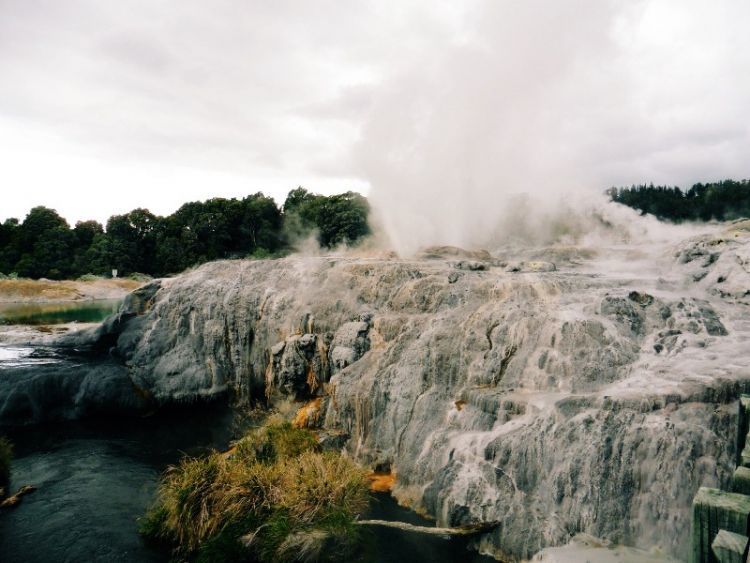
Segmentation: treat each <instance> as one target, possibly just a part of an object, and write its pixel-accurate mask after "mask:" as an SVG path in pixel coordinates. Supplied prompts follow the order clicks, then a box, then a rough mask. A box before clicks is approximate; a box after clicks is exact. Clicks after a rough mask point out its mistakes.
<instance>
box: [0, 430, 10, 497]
mask: <svg viewBox="0 0 750 563" xmlns="http://www.w3.org/2000/svg"><path fill="white" fill-rule="evenodd" d="M12 459H13V445H12V444H11V443H10V441H9V440H8V439H7V438H5V437H3V436H0V487H2V486H3V485H4V484H6V483H7V481H8V479H9V478H10V462H11V460H12Z"/></svg>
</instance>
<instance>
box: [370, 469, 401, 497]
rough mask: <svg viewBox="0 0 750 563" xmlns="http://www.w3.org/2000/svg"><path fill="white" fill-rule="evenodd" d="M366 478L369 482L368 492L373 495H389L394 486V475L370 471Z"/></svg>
mask: <svg viewBox="0 0 750 563" xmlns="http://www.w3.org/2000/svg"><path fill="white" fill-rule="evenodd" d="M367 478H368V479H369V480H370V490H371V491H372V492H373V493H390V492H391V491H392V490H393V486H394V485H395V484H396V474H395V473H383V472H379V471H372V472H371V473H369V474H368V475H367Z"/></svg>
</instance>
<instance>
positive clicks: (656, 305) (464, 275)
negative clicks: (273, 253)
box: [65, 231, 750, 560]
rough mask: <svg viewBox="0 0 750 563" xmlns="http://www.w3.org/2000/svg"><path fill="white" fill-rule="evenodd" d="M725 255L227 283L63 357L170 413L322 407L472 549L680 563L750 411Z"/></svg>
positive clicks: (746, 331)
mask: <svg viewBox="0 0 750 563" xmlns="http://www.w3.org/2000/svg"><path fill="white" fill-rule="evenodd" d="M722 233H724V231H722ZM722 233H719V234H712V235H704V236H703V237H698V238H695V239H689V240H687V241H684V242H681V243H678V244H676V245H675V244H670V245H668V246H665V247H663V248H662V247H659V248H657V247H654V248H651V249H648V252H644V251H643V249H637V252H636V251H635V250H633V248H623V247H618V248H614V249H611V250H608V251H607V252H604V251H598V252H589V251H587V250H586V249H581V250H580V251H577V252H573V251H571V250H570V249H569V248H567V247H566V248H565V249H562V250H560V249H558V250H555V249H554V248H553V249H545V250H540V251H539V252H538V254H537V255H534V256H533V258H534V259H533V261H532V260H528V259H527V256H522V257H521V258H520V259H519V260H515V261H514V260H508V261H507V262H506V261H505V260H502V261H500V260H495V259H493V258H492V257H487V256H484V255H481V256H475V255H470V254H468V253H460V252H458V251H456V250H454V249H452V248H450V247H448V248H447V249H446V248H443V249H437V250H435V249H433V250H432V251H430V254H429V255H428V256H424V257H422V258H421V259H414V260H402V259H395V258H387V259H377V258H354V257H347V256H339V257H335V256H334V257H314V258H305V257H290V258H286V259H282V260H276V261H223V262H215V263H211V264H206V265H204V266H202V267H200V268H198V269H196V270H194V271H192V272H189V273H187V274H185V275H182V276H179V277H177V278H174V279H170V280H162V281H161V282H160V283H159V284H154V285H153V286H150V288H149V289H147V290H143V291H144V293H143V295H141V296H140V297H138V298H134V299H133V300H131V301H130V302H129V303H128V304H127V305H126V306H125V307H123V309H122V310H121V312H120V314H119V316H118V317H117V318H112V319H110V321H108V323H105V325H103V327H102V328H100V329H97V330H94V331H90V332H88V333H79V334H77V335H72V336H70V335H69V336H66V337H65V343H66V344H67V345H69V346H78V347H80V346H84V345H85V346H89V347H92V348H94V349H107V350H108V353H109V354H110V355H111V357H112V358H115V359H116V361H117V362H119V364H120V365H121V366H122V367H123V369H124V370H126V373H127V378H128V379H129V380H130V381H131V382H132V384H133V386H135V387H136V388H138V389H141V390H143V392H145V393H146V394H147V396H148V397H149V398H150V400H151V401H153V402H154V403H157V404H165V403H169V402H183V401H193V400H197V399H201V398H207V397H212V396H217V395H220V394H223V393H227V392H231V393H234V394H236V395H237V396H238V397H239V398H241V399H242V398H249V397H251V396H255V397H264V398H267V400H269V401H271V402H274V401H276V400H281V399H284V400H288V399H293V400H297V401H310V400H312V399H314V398H316V397H325V398H326V399H325V400H324V401H322V402H321V403H320V407H319V408H320V411H321V412H320V413H317V414H316V419H319V420H320V421H321V422H320V424H322V426H323V435H324V436H333V437H335V440H333V439H331V440H332V441H333V442H335V443H336V445H337V446H338V445H341V444H344V447H346V448H347V449H348V450H349V451H350V453H351V454H352V455H354V456H356V457H357V458H358V459H359V460H361V461H362V462H363V463H366V464H370V465H371V466H372V467H376V466H378V467H380V466H388V467H389V468H390V469H391V470H392V471H393V473H394V474H395V475H396V476H397V478H396V484H395V488H394V491H393V492H394V495H395V496H396V497H398V498H399V499H400V500H401V501H403V502H405V503H408V504H409V505H411V506H412V507H414V508H418V509H421V510H424V511H426V512H427V513H429V514H431V515H432V516H434V517H435V518H436V519H437V524H438V525H439V526H444V527H456V526H465V525H474V524H477V523H487V522H493V523H496V525H495V526H494V528H493V529H492V530H491V531H488V532H486V533H484V534H482V535H481V536H480V537H479V538H478V539H477V540H476V547H477V548H479V549H481V550H483V551H484V552H487V553H492V554H494V555H496V556H498V557H504V558H506V559H509V560H516V559H522V558H529V557H531V556H532V555H533V554H535V553H536V552H538V551H539V550H541V549H543V548H544V547H546V546H556V545H563V544H565V543H567V542H568V541H569V540H570V538H572V537H575V536H577V535H580V534H590V535H592V536H596V537H600V538H604V539H606V540H608V541H611V542H614V543H625V544H631V545H638V546H640V547H652V546H660V547H661V548H662V549H664V550H665V551H666V552H667V553H670V554H672V555H674V556H676V557H684V556H686V553H687V552H686V550H687V545H688V537H689V527H690V504H691V501H692V497H693V495H694V494H695V492H696V491H697V489H698V488H699V487H700V486H715V487H721V486H725V485H726V484H727V483H728V482H729V480H730V478H731V473H732V470H733V468H734V466H733V462H734V459H735V452H734V437H735V434H736V403H735V401H736V399H737V397H738V394H739V393H740V392H743V391H745V392H746V391H747V390H750V361H748V360H749V353H748V351H747V350H748V347H747V344H748V342H749V341H750V305H748V303H747V299H746V292H744V293H743V291H742V287H744V288H750V274H748V269H747V267H746V264H747V263H748V259H749V258H750V254H749V253H748V249H750V241H749V237H748V234H747V233H746V232H745V231H739V234H737V236H734V234H732V235H731V236H728V235H725V234H722ZM719 240H720V242H717V241H719ZM708 249H710V251H709V250H708ZM704 251H705V252H704ZM711 253H713V254H716V255H717V256H716V257H715V258H711V259H707V258H706V257H707V256H711ZM548 256H549V257H553V256H566V257H567V258H566V261H564V262H563V263H562V265H561V266H560V267H557V266H555V267H554V268H552V267H550V266H547V265H546V264H553V265H554V262H553V261H552V260H545V259H544V258H545V257H548ZM457 257H458V258H460V259H461V260H465V261H466V260H468V261H469V262H472V261H473V262H477V263H479V264H481V265H482V266H484V267H483V268H471V267H466V268H457V265H456V258H457ZM605 260H606V261H605ZM615 260H619V262H618V263H617V264H615V265H613V262H614V261H615ZM511 263H512V264H527V266H526V267H519V268H510V269H509V268H508V265H509V264H511ZM531 263H533V264H536V265H534V266H533V267H528V264H531ZM699 271H700V272H702V273H703V275H702V277H701V278H700V280H699V281H695V280H696V274H697V273H698V272H699ZM719 277H724V278H725V279H724V281H722V282H719V281H717V280H718V279H719ZM730 279H731V284H729V283H728V282H729V280H730ZM727 288H730V289H727ZM149 292H151V293H150V294H149Z"/></svg>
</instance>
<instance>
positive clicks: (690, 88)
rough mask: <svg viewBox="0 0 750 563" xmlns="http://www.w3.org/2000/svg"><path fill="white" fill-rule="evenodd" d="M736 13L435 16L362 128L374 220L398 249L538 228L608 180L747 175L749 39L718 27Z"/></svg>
mask: <svg viewBox="0 0 750 563" xmlns="http://www.w3.org/2000/svg"><path fill="white" fill-rule="evenodd" d="M747 15H750V8H748V6H747V5H746V4H743V3H741V2H737V1H730V0H727V1H723V2H717V3H711V5H710V6H708V5H707V4H705V3H700V2H695V1H688V2H676V1H671V0H656V1H651V2H615V1H600V0H579V1H576V2H572V3H571V2H566V3H549V2H542V1H539V0H532V1H530V2H474V3H472V4H471V8H470V9H467V10H465V11H461V12H460V13H452V14H451V15H450V16H446V17H445V18H444V19H443V20H439V19H438V23H435V22H433V25H434V27H433V28H432V29H431V33H430V34H424V35H422V36H420V37H419V39H420V40H421V43H418V47H414V48H412V49H411V50H409V51H407V52H405V53H404V59H403V60H400V61H396V62H395V63H394V64H395V65H397V68H398V72H396V73H394V75H393V76H391V77H390V79H388V80H385V81H384V83H383V84H382V85H381V87H380V89H379V90H378V95H377V96H376V97H375V98H374V100H373V102H372V107H371V111H370V114H369V117H368V119H367V120H366V122H365V125H364V127H363V129H362V136H361V141H360V144H359V147H358V149H357V152H356V157H357V160H358V162H359V164H360V166H361V168H362V169H363V171H364V175H365V176H366V177H367V178H368V179H369V180H370V182H371V184H372V191H371V193H370V198H371V201H372V203H373V206H374V208H375V222H376V223H378V224H380V225H382V228H383V230H384V231H385V233H386V235H387V238H388V239H389V241H390V243H391V245H392V246H393V247H394V248H395V249H396V250H397V251H399V252H401V253H410V252H413V251H415V250H416V249H418V248H419V247H422V246H425V245H431V244H454V245H459V246H467V247H476V246H482V247H487V248H492V247H493V246H496V245H497V244H500V243H503V242H504V241H506V240H507V239H508V238H509V237H515V238H525V239H526V240H528V241H530V242H539V241H549V240H550V239H552V240H554V239H555V237H556V233H555V230H556V228H555V227H553V226H552V225H553V224H555V223H561V222H562V223H566V224H568V226H567V227H565V228H563V231H564V232H570V231H571V229H572V230H575V229H576V225H577V224H578V223H580V221H585V219H582V216H586V215H590V213H591V211H592V210H594V209H599V208H601V207H602V206H604V204H605V198H604V196H603V195H602V192H603V191H604V190H605V189H606V188H608V187H610V186H612V185H622V184H628V185H629V184H631V183H637V182H644V181H646V182H648V181H654V182H662V183H668V184H682V185H690V184H692V183H694V182H696V181H701V180H711V179H717V178H720V177H723V176H736V177H744V176H747V175H748V169H747V164H746V160H745V159H744V156H743V152H744V150H743V149H742V148H743V147H744V149H748V148H750V141H749V139H750V136H749V135H748V128H747V126H746V125H744V123H745V121H746V120H743V119H742V111H743V109H742V103H741V100H742V99H743V98H744V99H747V98H748V96H749V95H750V82H749V81H748V79H747V76H746V73H742V72H740V70H741V69H740V66H739V65H741V64H742V62H743V60H746V59H747V56H746V55H743V54H741V50H742V49H743V50H744V51H742V52H745V53H747V52H750V49H747V47H748V46H750V39H748V36H747V34H744V33H742V32H740V30H739V29H737V26H734V25H731V22H732V21H733V20H734V19H735V18H737V17H742V16H747ZM730 55H731V56H730ZM722 77H723V78H724V81H725V82H726V83H728V84H731V87H729V88H713V87H711V86H710V84H711V83H712V82H714V81H721V80H722ZM728 77H731V78H728ZM727 139H731V142H728V141H727ZM745 154H746V153H745Z"/></svg>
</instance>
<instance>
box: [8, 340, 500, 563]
mask: <svg viewBox="0 0 750 563" xmlns="http://www.w3.org/2000/svg"><path fill="white" fill-rule="evenodd" d="M33 358H34V354H33V353H31V352H30V349H29V348H24V347H14V348H8V347H6V348H2V347H0V367H1V366H2V364H3V363H6V364H14V365H15V364H18V363H22V364H27V363H33V361H34V359H33ZM49 361H55V360H54V358H53V359H52V360H49ZM0 371H2V370H0ZM245 424H246V422H245ZM240 426H241V423H240V422H238V418H237V415H236V414H235V413H233V412H232V411H230V410H229V409H227V408H224V407H219V406H213V407H203V408H196V407H191V408H189V409H182V410H173V411H169V412H162V413H160V414H158V415H156V416H151V417H148V418H132V419H130V418H120V419H108V418H98V419H87V420H83V421H77V422H65V423H55V424H46V425H36V426H31V427H26V428H17V429H13V430H9V431H8V432H7V434H8V435H9V437H10V438H11V440H12V441H13V442H14V444H15V459H14V463H13V474H12V478H11V490H16V489H18V488H19V487H20V486H22V485H26V484H32V485H35V486H36V487H38V490H37V491H35V492H34V493H32V494H30V495H28V496H26V497H24V498H23V501H22V502H21V504H20V505H19V506H18V507H17V508H15V509H12V510H5V511H2V512H0V561H2V562H3V563H13V562H25V563H48V562H52V561H54V562H56V563H57V562H59V563H63V562H80V561H87V562H88V561H106V562H128V563H139V562H144V563H146V562H167V561H169V560H170V556H169V553H167V552H164V551H160V550H158V549H156V548H153V547H150V546H147V545H145V544H144V543H143V542H142V541H141V539H140V537H139V535H138V532H137V518H138V517H139V516H140V515H142V514H143V513H144V511H145V510H146V508H147V507H148V506H149V504H150V503H151V502H152V499H153V494H154V490H155V487H156V483H157V480H158V477H159V475H160V474H161V473H162V472H163V471H164V469H165V468H166V467H167V466H168V465H169V464H173V463H175V462H177V461H178V460H179V459H180V458H181V457H182V456H183V455H186V454H188V455H198V454H200V453H201V452H205V451H207V450H208V449H210V448H216V449H225V448H226V447H227V446H228V444H229V442H230V441H231V439H232V438H233V437H234V435H235V434H236V432H237V429H238V428H239V427H240ZM367 517H368V518H376V519H386V520H401V521H407V522H410V523H413V524H419V525H427V526H429V525H432V523H431V522H429V521H427V520H425V519H423V518H421V517H420V516H418V515H417V514H415V513H413V512H411V511H409V510H407V509H405V508H402V507H399V506H398V505H397V504H396V502H395V501H394V500H393V499H392V498H391V497H390V496H389V495H387V494H378V495H374V496H373V502H372V508H371V513H370V514H368V515H367ZM364 543H365V554H364V555H363V556H362V557H361V559H360V560H361V561H365V562H372V563H391V562H393V561H410V562H413V563H416V562H420V561H425V562H426V561H430V562H437V563H441V562H446V563H447V562H450V561H467V562H489V561H492V560H491V559H488V558H484V557H481V556H478V555H476V553H474V552H471V551H468V550H467V548H466V544H467V540H466V539H464V538H458V539H450V540H449V539H443V538H440V537H433V536H426V535H424V534H417V533H410V532H403V531H400V530H394V529H387V528H368V529H367V532H366V535H365V542H364Z"/></svg>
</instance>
